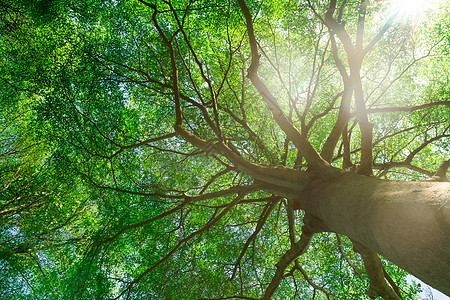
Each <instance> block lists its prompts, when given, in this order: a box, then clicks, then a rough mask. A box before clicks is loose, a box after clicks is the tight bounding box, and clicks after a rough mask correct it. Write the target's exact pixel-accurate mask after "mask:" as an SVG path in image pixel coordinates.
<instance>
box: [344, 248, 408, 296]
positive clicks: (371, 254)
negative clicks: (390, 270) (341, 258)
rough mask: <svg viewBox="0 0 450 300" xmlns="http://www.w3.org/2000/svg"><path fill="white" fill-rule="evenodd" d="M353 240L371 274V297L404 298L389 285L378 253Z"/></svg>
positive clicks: (368, 272)
mask: <svg viewBox="0 0 450 300" xmlns="http://www.w3.org/2000/svg"><path fill="white" fill-rule="evenodd" d="M352 242H353V245H354V249H355V251H356V252H358V253H359V254H360V255H361V257H362V259H363V261H364V266H365V267H366V270H367V275H368V276H369V280H370V288H369V292H368V294H369V297H370V298H372V299H375V298H376V297H378V296H381V297H383V299H385V300H400V299H402V298H401V297H400V296H399V295H397V294H396V293H395V292H394V291H393V290H392V289H391V288H390V287H389V285H388V284H387V282H386V280H385V279H384V268H383V264H382V263H381V260H380V258H379V257H378V254H377V253H376V252H375V251H373V250H372V249H370V248H368V247H366V246H364V245H362V244H360V243H357V242H354V241H352Z"/></svg>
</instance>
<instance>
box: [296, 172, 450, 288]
mask: <svg viewBox="0 0 450 300" xmlns="http://www.w3.org/2000/svg"><path fill="white" fill-rule="evenodd" d="M294 208H296V209H300V208H301V209H305V210H306V211H307V212H309V213H311V214H312V215H313V216H315V217H317V218H318V219H319V222H320V223H321V224H322V225H323V227H324V229H325V230H327V231H333V232H337V233H341V234H345V235H346V236H348V237H349V238H351V239H352V240H355V241H357V242H359V243H361V244H363V245H365V246H367V247H369V248H371V249H373V250H375V251H376V252H378V253H380V254H381V255H382V256H384V257H385V258H386V259H388V260H390V261H391V262H393V263H395V264H397V265H398V266H400V267H401V268H403V269H405V270H406V271H408V272H409V273H411V274H413V275H414V276H416V277H417V278H419V279H421V280H422V281H424V282H425V283H427V284H429V285H430V286H432V287H434V288H436V289H438V290H440V291H441V292H443V293H445V294H447V295H449V296H450V183H444V182H418V181H412V182H400V181H383V180H378V179H376V178H373V177H367V176H362V175H357V174H346V175H342V176H341V177H339V178H338V179H336V180H334V181H333V182H321V183H318V184H317V185H315V186H314V187H313V188H312V189H310V190H308V191H307V192H306V193H304V194H303V195H302V197H301V198H298V199H296V200H294Z"/></svg>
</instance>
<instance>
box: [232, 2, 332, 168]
mask: <svg viewBox="0 0 450 300" xmlns="http://www.w3.org/2000/svg"><path fill="white" fill-rule="evenodd" d="M238 2H239V6H240V7H241V11H242V13H243V14H244V17H245V20H246V24H247V32H248V37H249V40H250V49H251V55H252V62H251V65H250V67H249V68H248V77H249V78H250V80H251V82H252V83H253V85H254V86H255V88H256V89H257V90H258V92H259V93H260V94H261V96H262V97H263V100H264V101H265V102H266V104H267V106H268V108H269V109H270V110H271V111H272V113H273V117H274V119H275V121H276V122H277V124H278V125H279V126H280V128H281V129H282V130H283V131H284V132H285V133H286V135H287V136H288V138H289V139H290V140H291V141H292V142H293V144H294V145H295V147H296V148H297V149H298V150H299V151H300V152H301V153H302V155H303V156H304V157H305V159H306V161H307V162H308V164H309V165H310V166H311V167H315V168H322V167H324V166H328V163H327V162H325V161H324V160H323V159H322V157H320V155H319V154H318V153H317V151H316V150H315V149H314V148H313V146H312V145H311V144H310V143H309V142H308V140H307V139H306V138H305V137H304V136H303V135H302V134H301V133H300V132H299V131H298V129H297V128H295V127H294V126H293V124H292V123H291V122H290V121H289V119H288V118H287V117H286V116H285V114H284V113H283V111H282V110H281V108H280V106H279V105H278V102H277V100H276V99H275V97H274V96H273V95H272V94H271V92H270V91H269V89H268V88H267V86H266V85H265V84H264V83H263V82H262V80H261V79H260V78H259V76H258V68H259V58H260V55H259V53H258V44H257V42H256V37H255V32H254V28H253V20H252V16H251V15H250V11H249V9H248V7H247V5H246V4H245V1H244V0H238Z"/></svg>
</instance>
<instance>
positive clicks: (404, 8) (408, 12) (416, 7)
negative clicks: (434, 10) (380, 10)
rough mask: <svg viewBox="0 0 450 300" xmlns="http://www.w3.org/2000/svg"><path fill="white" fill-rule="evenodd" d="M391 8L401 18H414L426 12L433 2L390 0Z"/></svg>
mask: <svg viewBox="0 0 450 300" xmlns="http://www.w3.org/2000/svg"><path fill="white" fill-rule="evenodd" d="M391 2H392V7H393V10H394V11H395V12H397V13H398V14H399V15H400V16H401V17H406V18H414V17H418V16H420V15H421V14H423V13H424V12H426V11H427V10H428V9H429V8H430V7H431V4H432V2H434V1H433V0H392V1H391Z"/></svg>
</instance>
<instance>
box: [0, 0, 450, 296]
mask: <svg viewBox="0 0 450 300" xmlns="http://www.w3.org/2000/svg"><path fill="white" fill-rule="evenodd" d="M247 2H248V6H249V7H250V10H251V11H252V13H253V15H254V16H255V21H254V22H255V29H256V31H257V35H258V39H259V41H260V45H259V46H260V47H261V49H262V51H261V52H263V57H262V58H261V67H260V74H261V77H262V78H263V79H264V80H265V82H266V84H267V86H268V87H269V88H270V90H271V91H272V92H273V94H274V95H275V97H276V98H277V99H279V102H280V106H281V108H282V109H283V110H284V112H285V113H286V115H288V116H289V117H290V120H291V121H292V123H293V124H294V125H295V126H297V127H298V128H300V130H301V131H302V133H303V134H304V135H305V136H307V137H308V138H309V140H310V142H311V144H312V145H313V146H314V147H315V148H316V149H321V147H322V146H323V144H324V142H325V139H326V137H327V135H328V133H329V132H330V130H331V128H332V126H333V124H334V123H335V122H336V119H337V109H338V107H339V105H340V97H337V95H338V93H340V92H341V91H342V89H343V83H342V82H341V81H340V77H339V74H338V71H337V70H336V67H335V65H334V60H333V56H332V54H331V53H330V44H329V41H328V39H329V36H328V35H327V29H326V28H325V27H324V26H323V24H321V23H320V20H319V19H318V18H316V17H315V16H314V14H313V13H312V12H311V10H310V8H309V7H307V5H306V4H305V3H304V1H300V3H297V2H290V1H288V2H285V1H277V0H272V1H264V2H259V1H247ZM322 2H323V1H314V3H313V6H314V7H315V8H316V9H317V11H318V12H319V13H320V14H323V13H324V11H325V9H326V4H325V3H322ZM340 2H341V1H338V3H339V4H340ZM347 2H348V4H349V5H348V6H346V9H345V10H344V12H343V18H344V19H346V20H347V26H348V27H349V28H352V26H353V27H354V25H355V22H357V20H356V19H355V16H356V14H355V7H356V1H347ZM148 3H150V4H151V5H154V4H155V3H156V5H157V8H158V12H159V13H158V14H157V16H156V17H155V19H156V20H157V22H158V24H159V26H160V30H161V31H162V32H163V33H164V34H165V36H166V37H167V38H168V39H173V43H172V45H173V48H174V49H175V55H174V57H175V63H176V65H177V66H178V68H179V70H178V74H177V76H178V82H179V84H180V93H181V94H182V97H181V100H180V101H181V107H182V109H183V122H185V124H186V125H185V126H186V128H188V129H189V130H190V131H192V132H193V133H195V134H196V135H198V136H200V137H202V138H203V139H204V140H210V141H212V142H216V141H217V136H216V133H215V132H214V130H213V128H212V126H211V124H210V123H208V120H207V118H206V116H209V118H210V119H211V122H213V123H214V122H215V121H216V120H215V118H218V119H220V128H221V130H222V133H223V137H224V139H225V140H227V141H230V142H232V143H233V145H234V147H235V148H236V149H237V151H239V153H241V155H242V157H243V158H245V159H248V160H249V161H251V162H253V163H257V164H261V165H265V166H275V165H278V166H288V167H293V168H301V167H302V166H303V165H302V162H303V160H302V158H301V157H299V156H298V155H297V153H296V151H295V149H294V147H293V145H292V143H291V142H290V141H289V140H286V137H285V134H284V132H282V131H281V130H280V128H279V127H278V126H277V124H276V122H275V120H274V119H273V118H272V113H271V112H270V111H269V110H268V109H267V108H266V106H265V105H264V104H263V102H262V101H261V97H260V95H259V94H258V93H257V91H256V90H255V89H254V88H253V87H252V86H251V83H250V82H249V80H248V79H247V78H246V75H247V68H248V66H249V62H250V57H249V46H248V45H247V43H248V41H247V37H246V30H247V29H246V28H245V24H244V23H243V18H242V15H241V13H240V10H239V7H238V5H237V4H236V3H235V2H234V1H203V0H199V1H182V0H180V1H173V3H172V4H171V5H172V6H171V5H169V4H168V3H169V2H167V3H166V1H148ZM151 5H150V6H151ZM0 6H1V8H0V13H1V14H2V16H1V17H0V20H1V24H0V25H1V27H0V31H1V36H0V82H1V83H0V85H1V88H0V141H1V143H2V148H1V151H0V183H1V185H0V207H1V208H0V232H1V234H0V293H1V295H2V296H3V297H5V299H107V298H115V297H119V296H120V297H122V298H126V297H129V298H131V299H198V298H220V297H228V296H232V295H242V296H244V295H245V296H247V297H254V298H258V297H261V295H262V294H263V292H264V289H265V287H266V286H267V284H268V283H269V282H270V280H271V278H272V276H273V274H274V272H275V270H274V265H275V264H276V263H277V261H278V259H279V257H281V256H282V254H283V253H284V252H286V251H287V250H288V249H289V247H290V244H289V238H288V237H289V229H288V220H287V217H286V209H287V206H286V205H285V204H286V203H285V200H284V199H281V198H277V200H276V201H277V203H276V205H275V206H274V208H273V210H272V211H271V213H270V215H269V216H268V218H267V221H266V222H265V224H264V226H262V228H261V231H260V232H259V233H258V235H257V237H256V238H255V239H254V240H251V241H250V243H249V244H248V245H247V247H248V249H247V250H246V251H245V253H243V254H242V258H241V260H240V263H239V264H238V265H235V264H236V263H237V260H238V258H239V257H240V255H241V251H242V249H243V248H244V245H246V242H247V239H249V238H250V237H251V236H252V234H253V232H254V231H255V230H256V228H257V224H258V221H259V220H261V216H262V215H263V213H264V211H265V210H266V209H268V208H267V207H268V206H269V204H270V203H271V202H270V201H274V200H273V199H272V198H270V197H271V196H272V195H270V194H268V193H265V192H262V191H258V192H248V193H246V195H245V197H244V200H243V201H242V202H241V203H240V204H239V205H236V206H234V207H233V208H232V209H230V210H229V211H228V212H227V213H226V214H224V216H223V218H221V219H220V220H218V221H217V223H215V224H214V226H211V227H210V228H207V230H204V231H202V230H203V229H204V228H205V227H206V226H207V225H208V224H209V223H210V222H212V221H213V220H215V218H216V217H217V216H218V215H220V214H221V213H222V212H223V213H225V211H226V209H227V205H229V203H231V202H232V201H233V200H234V199H235V197H236V193H233V194H232V195H228V194H226V195H225V194H224V195H218V196H217V197H209V198H208V197H206V196H205V199H204V200H198V201H197V200H196V201H192V202H190V203H189V205H185V206H183V207H181V205H182V203H184V202H183V201H185V200H186V199H191V198H192V199H194V198H195V195H197V196H198V195H200V196H201V195H205V194H206V195H207V194H209V193H214V192H217V191H221V190H226V189H230V188H233V187H236V186H245V187H248V186H251V185H252V184H253V183H254V180H253V179H252V178H251V177H250V176H249V175H247V174H245V173H242V172H241V171H239V170H238V169H236V168H234V167H231V166H230V165H231V162H230V161H228V160H226V159H225V158H222V157H221V158H220V159H221V160H217V159H215V157H214V156H211V155H208V153H205V152H204V151H200V150H199V149H197V148H195V147H194V146H192V145H191V144H190V143H188V142H186V141H185V140H183V139H181V138H180V137H179V136H175V135H171V134H172V133H173V126H174V124H175V102H174V93H173V83H172V80H173V78H174V75H175V74H174V71H173V68H172V67H171V60H170V51H169V49H168V48H167V47H166V45H165V43H164V41H163V40H162V39H161V36H160V34H159V32H158V30H157V28H156V26H155V24H154V23H153V22H152V14H153V9H152V8H151V7H150V6H148V5H144V4H143V3H141V2H140V1H136V0H127V1H125V0H124V1H121V0H119V1H95V0H92V1H62V0H59V1H50V0H39V1H37V0H36V1H0ZM187 8H189V9H187ZM382 11H383V10H382V8H378V9H376V10H375V12H374V13H373V14H372V15H370V16H368V19H369V20H370V21H368V22H369V23H368V24H369V25H371V29H370V30H372V32H371V33H373V32H376V30H377V28H378V27H379V25H380V24H379V20H378V19H377V18H378V17H380V14H381V13H382ZM443 15H444V14H443ZM179 22H180V23H183V29H184V34H185V35H183V33H181V32H179V31H177V30H178V29H179V27H180V24H179ZM448 25H449V24H448V21H446V20H445V19H444V18H443V16H442V18H441V19H440V23H439V22H438V23H437V24H435V27H427V28H425V27H417V28H418V29H417V32H414V33H412V32H411V30H410V28H409V27H408V28H406V27H405V26H403V25H398V26H397V27H396V28H394V29H392V30H391V31H389V32H388V33H387V35H386V37H385V38H384V39H383V40H382V41H381V42H380V45H379V47H377V48H376V49H375V50H374V51H373V52H372V53H371V54H370V56H369V57H368V59H367V64H366V65H364V67H363V78H364V86H365V87H366V88H367V91H366V95H368V97H367V98H368V100H367V103H368V107H369V108H370V109H372V108H373V109H376V108H380V107H393V106H416V105H421V104H426V103H430V102H436V101H449V95H450V91H449V88H448V87H449V86H450V85H449V73H448V70H449V68H448V55H449V49H450V46H449V45H450V38H449V36H450V35H449V26H448ZM369 32H370V31H369ZM410 35H413V37H411V36H410ZM427 38H429V39H432V40H433V41H434V42H436V40H438V41H439V43H437V44H436V47H435V48H434V49H433V50H432V54H433V55H434V56H433V57H428V56H426V57H424V58H423V60H420V64H419V63H418V64H413V65H411V67H410V66H409V65H410V64H411V63H412V62H414V63H415V60H416V59H417V58H418V57H417V56H415V55H416V53H415V52H414V51H419V52H424V51H425V52H426V51H427V50H428V48H426V47H425V46H423V45H422V46H423V47H422V46H421V47H422V48H420V47H418V48H417V49H416V48H415V45H414V43H413V42H412V41H417V43H418V44H421V43H422V44H426V43H425V42H423V41H425V39H427ZM340 46H341V45H340ZM425 52H424V53H425ZM344 63H345V64H347V62H345V61H344ZM319 65H320V67H319ZM439 66H442V67H439ZM389 68H392V69H393V70H394V72H393V73H389V74H387V73H386V70H387V69H389ZM404 69H407V71H406V72H405V73H401V72H402V70H404ZM400 74H402V75H403V76H401V78H399V79H398V80H397V79H396V78H397V76H399V75H400ZM316 82H317V83H320V85H318V86H317V88H316V87H315V83H316ZM213 97H214V98H215V101H217V105H216V107H214V105H213V104H212V99H211V98H213ZM309 101H311V103H310V104H308V102H309ZM308 105H310V107H309V108H308V110H307V111H305V110H304V108H305V106H308ZM199 106H202V107H204V108H205V109H204V111H202V109H199ZM294 107H295V109H294ZM216 109H217V110H218V112H217V116H216V115H215V114H216V112H215V110H216ZM303 114H304V117H303V118H302V115H303ZM449 115H450V113H449V109H448V105H447V108H442V107H441V106H436V107H430V108H427V109H425V110H417V111H414V112H402V113H394V112H391V113H388V114H375V113H374V114H372V115H370V121H371V122H372V123H374V165H375V166H376V165H382V164H384V163H386V162H393V161H401V160H404V159H406V158H407V157H408V155H409V154H410V153H411V151H414V149H417V147H419V146H420V145H421V144H422V143H423V142H424V141H428V140H430V139H432V138H434V137H437V136H440V135H441V136H443V138H442V139H439V140H436V141H435V142H434V141H433V142H430V143H429V144H427V145H426V146H425V147H424V148H423V149H422V150H421V151H420V152H418V153H417V155H416V156H414V158H413V163H414V164H415V165H416V166H417V167H419V168H421V169H423V170H432V171H429V172H434V171H436V170H437V168H438V167H439V165H440V163H441V162H442V161H443V160H445V159H448V155H449V152H448V151H449V150H448V149H450V144H449V138H448V133H449V127H448V126H449V125H448V120H449ZM355 122H356V121H355V119H354V118H353V119H352V120H351V121H350V122H349V130H350V131H351V137H352V139H351V142H350V148H351V149H352V153H351V154H352V161H353V162H354V163H357V162H358V161H359V157H360V153H359V148H360V147H361V145H360V138H359V136H360V132H359V129H358V126H355V125H356V123H355ZM405 128H409V129H405ZM165 135H171V136H170V137H167V138H161V139H160V138H159V137H163V136H165ZM386 136H390V137H389V138H386ZM148 140H151V141H150V142H145V141H148ZM136 144H140V145H139V147H138V146H133V145H136ZM342 148H343V146H342V145H341V146H340V147H339V145H338V147H337V148H336V155H335V160H334V162H333V163H334V164H335V165H336V166H338V167H341V165H342V163H341V161H342V160H341V158H342V153H343V150H342ZM216 158H217V157H216ZM303 167H304V166H303ZM222 171H223V172H222ZM411 173H412V174H405V173H404V170H403V169H402V170H397V169H393V170H390V171H389V172H386V173H383V169H382V168H381V170H380V174H381V175H380V176H381V177H384V178H389V179H422V178H424V177H425V175H424V174H421V173H413V172H412V171H411ZM192 199H191V200H192ZM252 199H253V200H255V201H252ZM177 207H180V208H179V209H177ZM171 210H173V213H171V214H168V215H167V216H164V218H163V217H161V218H159V217H158V216H161V214H165V213H167V212H169V211H171ZM301 217H303V213H298V215H297V216H296V220H297V222H298V223H299V224H296V225H297V227H298V228H300V226H301V225H302V224H301V221H299V220H300V219H301ZM149 220H150V221H149ZM146 221H148V222H146ZM142 222H144V223H145V224H143V223H142ZM136 224H137V225H136ZM135 225H136V226H135ZM297 238H298V237H297ZM340 246H341V247H342V249H340ZM174 249H176V251H174V252H173V253H172V252H171V251H173V250H174ZM168 254H170V255H168ZM347 260H349V261H352V262H353V264H354V268H353V267H351V266H350V265H349V264H348V262H347ZM300 262H301V264H302V266H303V268H304V271H305V272H306V274H307V275H308V277H309V279H310V280H311V281H312V282H314V283H315V284H316V285H317V286H319V287H321V288H324V289H325V290H327V291H328V292H329V293H331V294H333V295H335V296H338V297H340V298H347V299H367V296H366V295H365V293H366V291H367V288H368V278H367V276H366V275H365V273H364V271H363V265H362V262H361V261H360V260H359V259H358V256H357V255H356V254H355V253H354V252H353V250H352V245H351V242H350V241H349V240H348V239H347V238H345V237H343V244H342V245H339V242H338V240H337V238H336V235H335V234H330V233H323V234H319V235H317V236H316V238H315V239H314V241H313V243H312V246H311V249H310V250H309V252H308V253H307V254H306V255H304V256H302V258H301V260H300ZM386 268H387V271H388V273H389V274H391V277H393V279H394V281H395V282H396V283H397V284H399V285H400V286H401V287H402V288H403V291H404V294H405V295H404V296H405V299H416V298H417V294H418V292H419V287H417V286H408V285H407V283H406V280H405V278H406V276H407V274H406V273H405V272H404V271H402V270H400V269H398V268H397V267H395V266H393V265H391V264H389V263H387V262H386ZM150 269H151V271H152V272H148V274H147V271H148V270H150ZM357 272H358V273H360V274H361V278H359V277H357V276H355V274H356V273H357ZM233 273H235V275H234V276H233ZM141 275H145V276H143V277H142V279H141V277H140V276H141ZM291 275H292V276H290V277H288V278H286V280H284V281H283V282H282V284H281V286H280V287H279V289H278V290H277V294H276V298H277V299H313V298H314V297H315V298H314V299H326V295H325V293H324V292H321V291H320V290H319V289H317V288H312V287H311V285H310V282H308V280H307V279H306V278H305V276H303V275H302V274H301V273H300V272H299V271H295V272H293V273H292V274H291ZM231 277H233V278H234V279H233V280H230V278H231ZM138 278H139V281H137V280H136V279H138Z"/></svg>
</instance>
